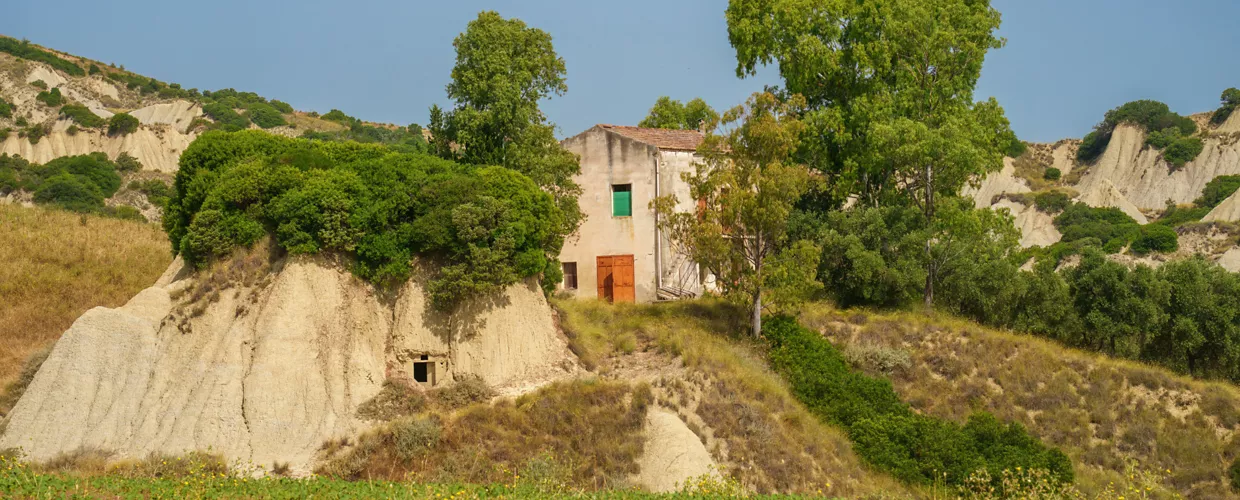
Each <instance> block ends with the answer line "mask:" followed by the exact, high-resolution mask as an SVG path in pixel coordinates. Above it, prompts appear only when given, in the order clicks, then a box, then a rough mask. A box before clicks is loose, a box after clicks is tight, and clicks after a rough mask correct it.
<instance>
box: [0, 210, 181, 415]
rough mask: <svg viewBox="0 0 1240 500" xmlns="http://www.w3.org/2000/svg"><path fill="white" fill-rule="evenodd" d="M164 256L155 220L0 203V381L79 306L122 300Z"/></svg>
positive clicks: (146, 280) (148, 280) (154, 275)
mask: <svg viewBox="0 0 1240 500" xmlns="http://www.w3.org/2000/svg"><path fill="white" fill-rule="evenodd" d="M171 260H172V256H171V255H170V252H169V250H168V239H167V238H166V237H165V236H164V233H163V231H161V230H160V229H159V227H157V226H155V225H150V224H142V223H137V222H132V221H123V220H117V219H110V218H103V217H95V216H88V215H78V214H75V213H70V212H64V211H59V210H52V209H44V208H24V207H21V206H16V205H6V204H0V262H3V263H4V265H0V304H3V306H2V307H0V385H8V384H9V383H11V382H13V381H14V379H15V378H16V377H17V376H18V374H19V373H20V371H21V370H22V366H23V363H24V361H25V360H26V359H27V358H29V357H30V356H31V355H32V354H34V353H37V352H40V351H42V350H45V349H47V348H48V347H49V346H50V345H51V344H52V342H54V341H55V340H56V339H57V338H59V337H60V335H61V333H64V331H65V330H66V329H68V328H69V325H71V324H72V323H73V321H74V320H75V319H77V317H78V316H81V315H82V313H84V312H86V310H88V309H90V308H92V307H95V306H106V307H116V306H120V305H122V304H124V303H125V302H126V301H128V300H129V298H130V297H133V296H134V294H136V293H138V292H139V291H141V290H142V289H143V288H145V287H148V286H150V285H151V284H153V283H154V282H155V280H156V279H158V278H159V275H160V274H162V273H163V271H164V269H166V268H167V267H168V264H169V263H170V262H171ZM7 411H8V407H0V415H3V414H5V413H7Z"/></svg>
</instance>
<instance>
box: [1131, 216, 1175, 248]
mask: <svg viewBox="0 0 1240 500" xmlns="http://www.w3.org/2000/svg"><path fill="white" fill-rule="evenodd" d="M1179 238H1180V237H1179V235H1178V234H1177V233H1176V232H1175V229H1172V228H1170V227H1168V226H1165V225H1162V224H1148V225H1145V226H1142V227H1141V235H1140V236H1138V237H1137V239H1136V240H1135V241H1133V242H1132V253H1135V254H1137V255H1145V254H1147V253H1150V252H1162V253H1170V252H1174V251H1176V249H1178V248H1180V242H1179Z"/></svg>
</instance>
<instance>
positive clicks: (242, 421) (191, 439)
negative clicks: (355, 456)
mask: <svg viewBox="0 0 1240 500" xmlns="http://www.w3.org/2000/svg"><path fill="white" fill-rule="evenodd" d="M236 262H237V261H234V263H232V264H230V265H231V266H233V267H232V268H231V269H233V270H234V271H235V269H237V266H243V265H244V264H237V263H236ZM251 271H252V272H249V274H247V275H246V276H247V277H245V278H238V275H236V274H235V273H233V274H228V275H227V276H224V277H221V275H219V273H220V272H224V271H219V270H217V271H216V272H215V273H208V272H203V273H198V274H196V275H192V276H187V275H188V274H189V273H188V271H187V270H185V269H183V268H182V265H181V264H180V261H179V260H178V261H177V262H176V263H174V264H173V266H172V267H171V268H169V270H168V271H167V273H165V275H164V276H163V277H162V278H161V279H160V280H159V282H158V283H156V284H155V285H154V286H152V287H150V288H148V289H146V290H144V291H142V292H141V293H139V294H138V295H137V296H135V297H134V298H133V299H132V300H130V301H129V302H128V303H127V304H125V305H124V306H123V307H120V308H117V309H108V308H103V307H97V308H95V309H92V310H90V311H88V312H87V313H86V314H84V315H83V316H82V317H81V318H79V319H78V320H77V321H76V322H75V323H74V324H73V326H72V327H71V328H70V329H69V330H68V331H66V332H65V334H64V336H63V337H62V338H61V339H60V340H59V341H58V342H57V343H56V345H55V347H54V349H53V350H52V352H51V354H50V356H49V357H48V358H47V361H46V362H44V364H43V366H42V367H41V369H40V370H39V371H38V374H37V375H36V376H35V378H34V380H33V382H32V383H31V385H30V387H29V388H28V390H27V391H26V393H25V395H24V396H23V397H22V399H21V400H20V401H19V402H18V404H17V406H16V407H15V408H14V409H13V411H12V413H11V414H10V416H9V420H8V422H7V429H6V430H4V431H3V432H4V433H3V436H0V448H7V447H21V448H22V449H23V450H24V451H25V452H26V453H27V454H28V455H29V456H30V457H31V458H33V459H35V460H47V459H50V458H52V457H54V456H56V455H57V454H59V453H62V452H71V451H73V450H77V449H79V448H96V449H103V450H108V451H112V452H115V453H116V454H117V455H118V457H142V456H145V455H146V454H148V453H150V452H157V451H158V452H166V453H183V452H185V451H187V450H212V451H214V452H218V453H221V454H223V455H224V456H225V457H226V458H227V459H229V460H230V461H237V462H240V463H243V464H244V463H252V464H270V463H273V462H275V461H281V462H290V463H291V464H292V465H293V469H294V471H300V472H303V473H304V472H308V471H309V470H310V466H311V462H312V460H313V457H314V454H315V451H316V450H317V449H318V448H319V446H320V445H321V444H322V443H323V442H325V441H327V440H329V439H335V438H340V437H346V436H351V435H354V434H356V433H357V432H359V431H360V430H361V429H363V428H365V427H366V425H367V423H366V422H363V421H361V420H360V419H359V418H358V417H357V414H356V410H357V407H358V405H360V404H361V403H363V402H365V401H367V400H369V399H371V398H372V397H374V396H375V395H376V394H378V393H379V391H380V388H381V386H382V384H383V383H384V381H385V380H389V379H391V380H403V381H406V382H407V383H410V384H413V385H418V384H419V383H420V381H421V380H425V381H426V382H424V383H422V385H423V386H428V385H444V384H448V383H450V382H451V381H452V380H453V379H454V378H459V377H462V376H465V375H477V376H479V377H481V378H482V379H483V380H484V381H485V382H486V383H487V384H489V385H491V386H493V387H496V388H498V389H499V390H500V392H501V393H503V392H505V391H513V392H520V391H523V390H525V389H526V388H528V387H531V386H537V385H540V384H542V383H545V382H546V381H548V380H552V379H555V378H559V377H563V376H565V375H566V374H569V373H572V372H573V371H575V370H577V364H576V361H575V358H574V357H573V356H572V354H571V353H570V352H569V351H568V349H567V347H566V342H565V340H564V339H563V337H562V336H561V334H560V333H559V330H558V328H557V326H556V325H555V322H554V315H553V313H552V310H551V308H550V306H549V305H548V303H547V301H546V300H545V298H544V296H543V294H542V292H541V290H539V289H538V288H537V287H536V286H534V285H532V284H519V285H514V286H512V287H509V288H508V289H507V290H505V291H504V292H502V293H498V294H495V295H493V296H490V297H485V298H480V299H475V300H473V301H471V302H468V303H466V304H464V305H463V306H462V307H461V308H460V309H458V310H457V311H456V312H454V313H452V314H446V313H441V312H438V311H435V310H432V309H430V308H429V306H428V304H429V302H428V300H427V297H426V294H425V292H424V289H423V287H422V284H421V283H420V282H419V281H418V280H416V279H414V280H411V281H410V282H408V283H407V284H406V285H404V286H403V287H402V288H401V289H400V290H399V291H398V292H397V293H396V294H395V296H394V297H382V296H380V295H378V294H377V293H376V292H375V289H374V287H373V286H371V285H368V284H365V283H363V282H361V281H359V280H358V279H357V278H355V277H354V276H353V275H351V274H350V273H349V272H348V270H347V269H343V268H341V267H340V266H338V265H333V264H330V263H328V262H326V261H324V260H319V259H311V258H294V259H290V260H287V261H283V260H281V261H277V262H276V263H275V264H274V265H273V266H272V267H271V268H270V269H269V270H267V269H266V268H264V267H262V266H258V267H257V268H256V270H254V269H252V270H251ZM419 364H420V366H417V365H419ZM415 379H417V380H415Z"/></svg>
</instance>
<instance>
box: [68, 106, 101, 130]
mask: <svg viewBox="0 0 1240 500" xmlns="http://www.w3.org/2000/svg"><path fill="white" fill-rule="evenodd" d="M60 115H61V116H64V117H66V118H69V119H70V120H73V121H74V122H76V123H77V124H78V125H81V126H83V127H86V128H99V127H102V126H103V125H104V124H105V123H107V120H104V119H103V118H101V117H99V115H96V114H95V113H94V112H93V111H91V110H90V108H87V107H86V106H82V105H80V104H66V105H65V106H64V107H62V108H60Z"/></svg>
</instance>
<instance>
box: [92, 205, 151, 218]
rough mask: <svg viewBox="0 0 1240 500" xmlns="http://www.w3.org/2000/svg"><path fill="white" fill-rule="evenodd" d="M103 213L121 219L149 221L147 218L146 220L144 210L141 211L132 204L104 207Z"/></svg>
mask: <svg viewBox="0 0 1240 500" xmlns="http://www.w3.org/2000/svg"><path fill="white" fill-rule="evenodd" d="M103 215H106V216H108V217H112V218H116V219H121V220H131V221H136V222H147V220H146V216H145V215H142V212H141V211H139V210H138V209H136V208H134V207H131V206H129V205H120V206H115V207H104V209H103Z"/></svg>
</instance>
